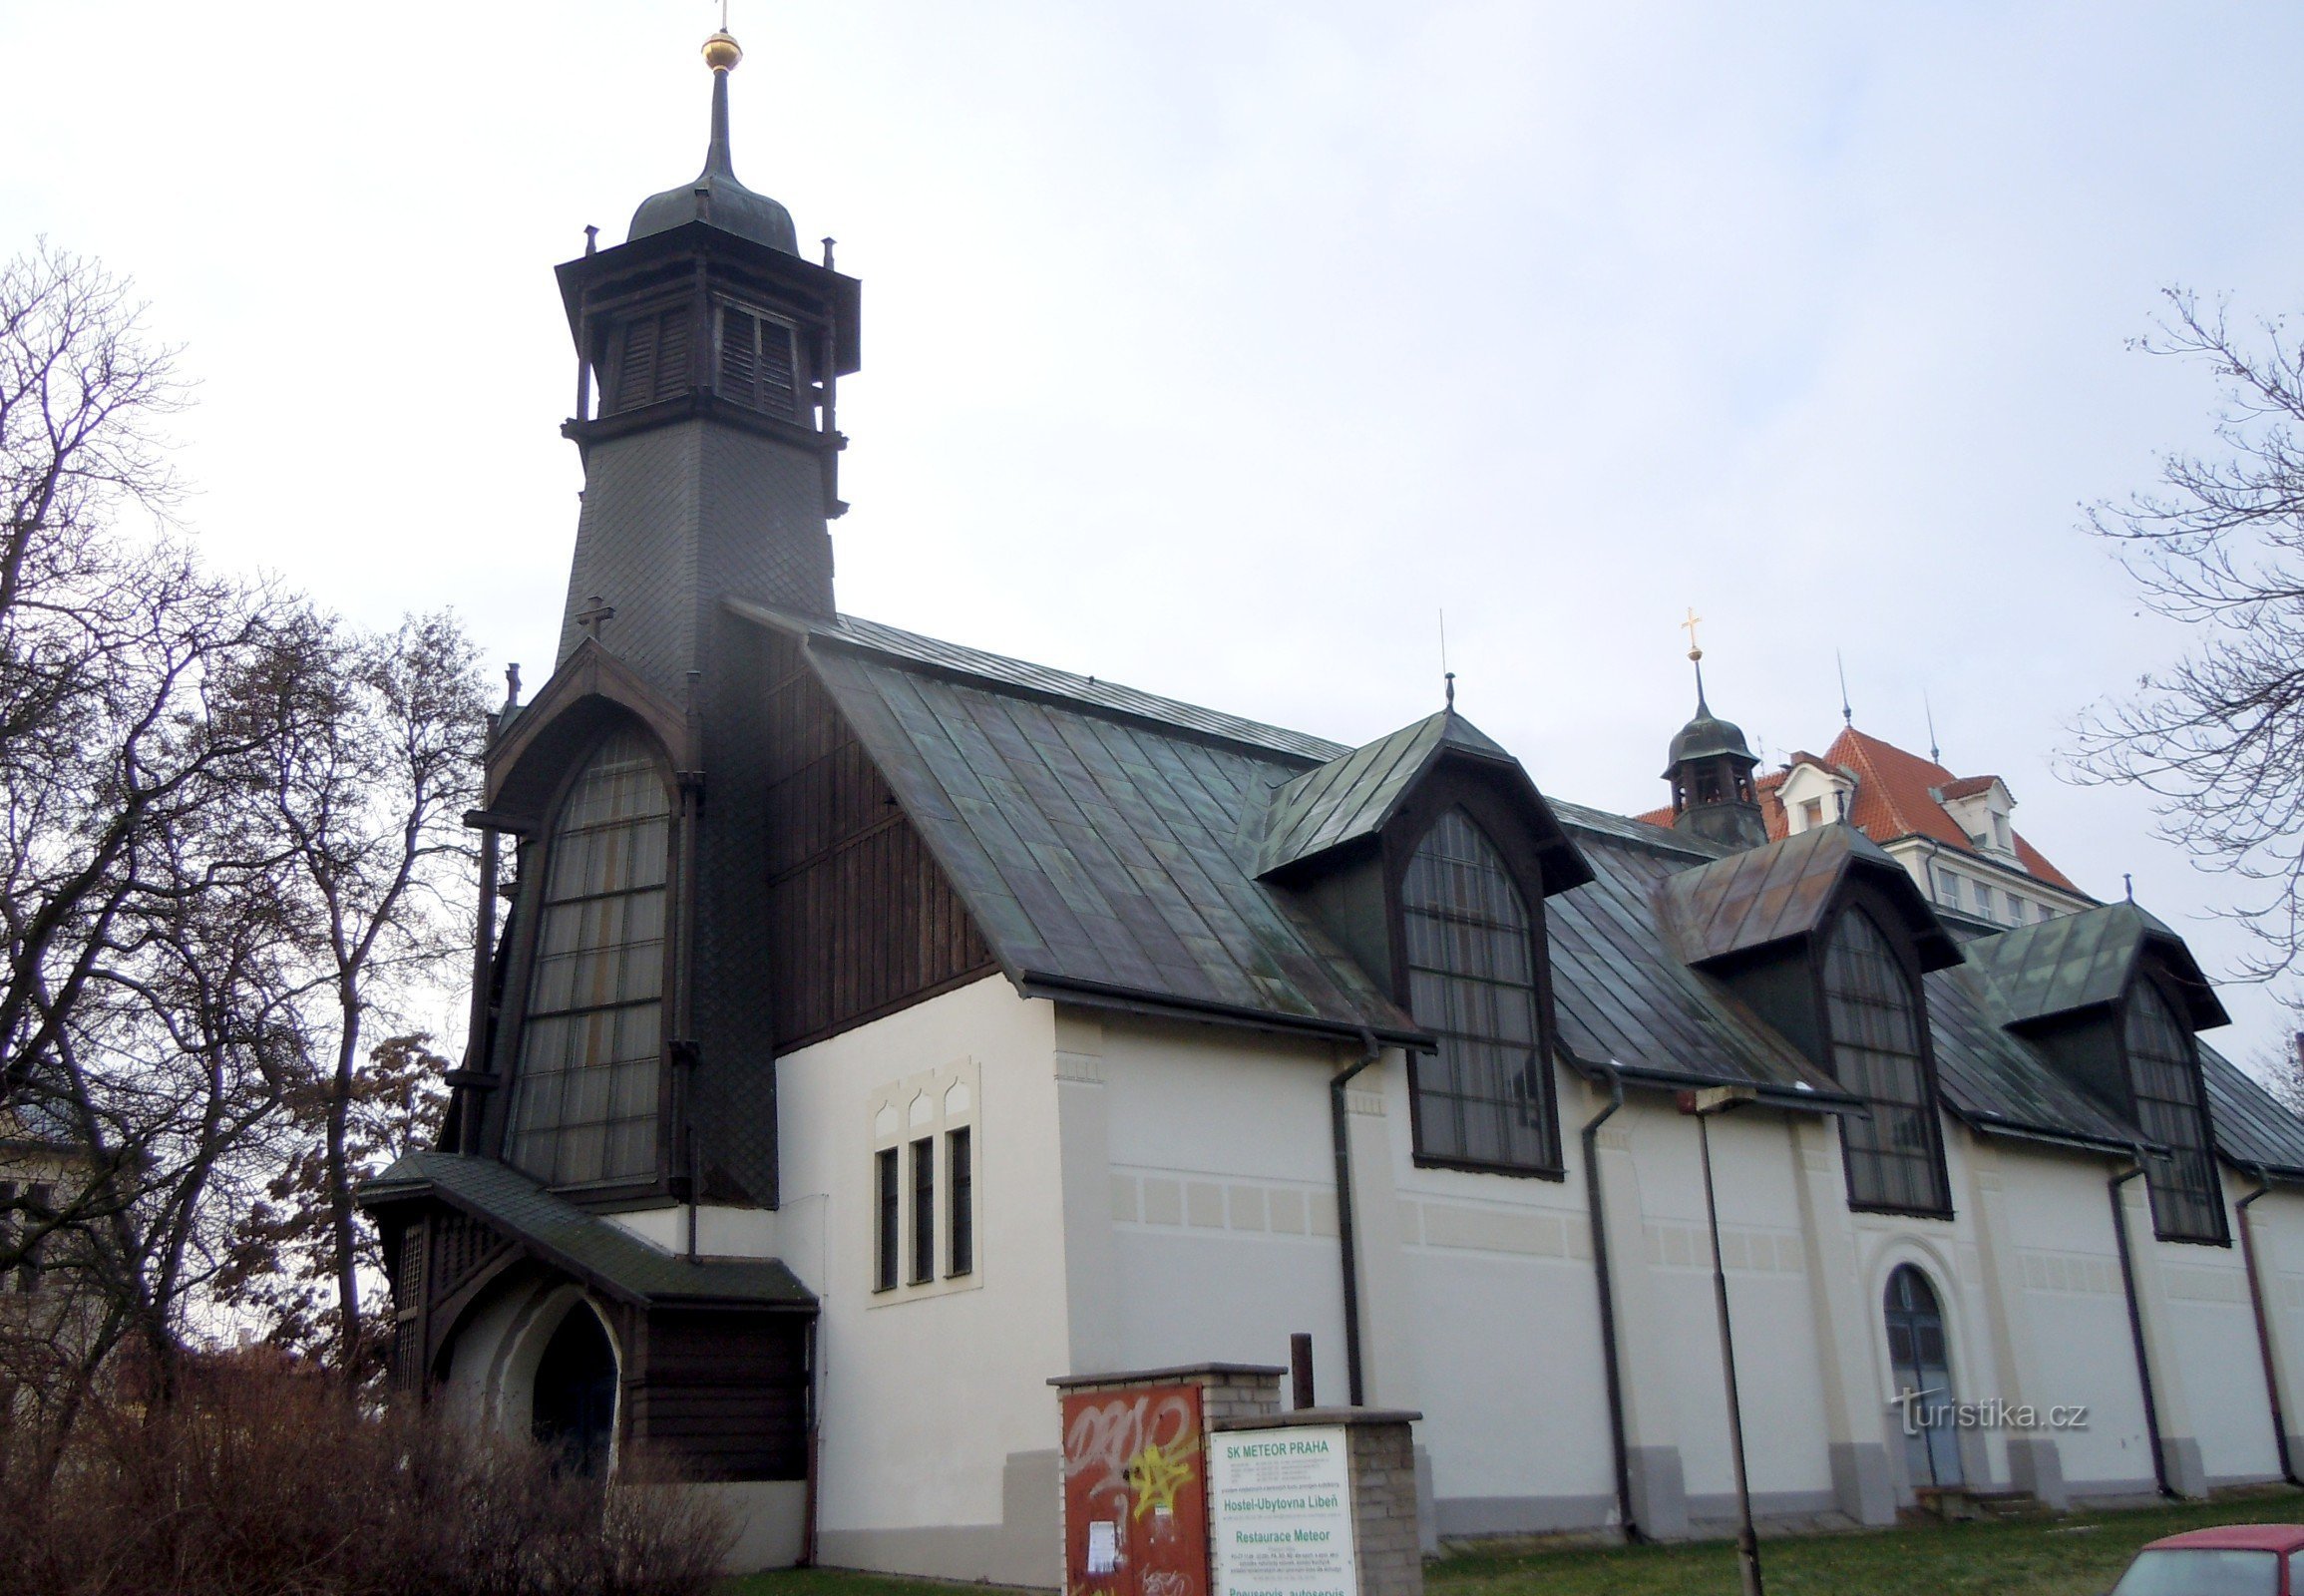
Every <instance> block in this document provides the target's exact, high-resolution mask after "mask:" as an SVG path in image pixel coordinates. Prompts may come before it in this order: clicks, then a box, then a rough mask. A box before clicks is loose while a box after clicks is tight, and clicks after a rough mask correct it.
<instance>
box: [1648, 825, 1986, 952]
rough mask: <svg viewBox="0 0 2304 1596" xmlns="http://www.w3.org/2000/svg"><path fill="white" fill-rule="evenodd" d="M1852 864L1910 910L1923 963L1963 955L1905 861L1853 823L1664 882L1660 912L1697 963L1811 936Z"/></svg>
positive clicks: (1805, 834) (1784, 840)
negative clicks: (1925, 899)
mask: <svg viewBox="0 0 2304 1596" xmlns="http://www.w3.org/2000/svg"><path fill="white" fill-rule="evenodd" d="M1851 870H1869V871H1872V872H1873V873H1874V874H1875V877H1876V879H1878V880H1879V881H1880V883H1881V884H1882V885H1883V886H1884V887H1886V888H1887V890H1888V891H1889V892H1890V893H1892V894H1893V895H1894V896H1895V898H1896V901H1897V902H1898V903H1899V904H1900V905H1902V906H1903V907H1904V908H1905V910H1906V915H1905V923H1906V926H1907V928H1908V929H1909V930H1910V931H1911V933H1912V935H1913V937H1914V940H1915V941H1917V942H1918V944H1919V948H1920V965H1921V968H1922V969H1923V970H1940V969H1942V968H1943V967H1944V966H1946V965H1951V964H1957V963H1959V961H1960V950H1959V949H1958V948H1957V947H1956V946H1955V945H1954V944H1953V942H1952V940H1951V938H1950V937H1949V936H1948V935H1947V934H1946V932H1945V931H1944V928H1943V926H1942V925H1941V924H1939V923H1938V921H1937V919H1936V917H1935V915H1934V914H1933V913H1931V912H1930V911H1929V909H1928V906H1927V905H1926V904H1925V903H1924V902H1921V901H1920V898H1919V893H1918V889H1916V888H1915V887H1914V886H1913V885H1912V878H1911V877H1910V876H1908V875H1906V874H1905V873H1904V869H1903V867H1902V866H1901V865H1899V864H1897V863H1896V861H1895V860H1893V859H1891V858H1889V857H1888V856H1887V855H1886V854H1885V853H1883V852H1882V851H1881V850H1880V847H1879V845H1878V844H1876V843H1874V842H1873V841H1872V840H1871V839H1870V838H1868V837H1866V836H1865V835H1864V834H1863V833H1862V832H1860V831H1858V830H1856V829H1855V828H1854V827H1853V826H1841V825H1831V826H1815V827H1811V828H1810V829H1808V830H1807V831H1803V832H1801V833H1799V834H1798V835H1796V836H1792V837H1783V838H1779V839H1777V840H1776V841H1774V842H1771V843H1766V844H1763V845H1762V846H1760V847H1758V848H1747V849H1745V850H1744V851H1743V852H1741V853H1735V854H1729V855H1728V857H1727V858H1725V859H1717V860H1715V861H1713V862H1712V863H1711V864H1708V865H1703V866H1700V867H1698V868H1697V869H1694V870H1689V871H1683V872H1682V873H1681V874H1679V875H1677V876H1674V877H1672V878H1671V880H1669V881H1668V882H1665V883H1664V884H1663V885H1662V886H1661V888H1660V890H1659V894H1658V912H1659V916H1660V918H1662V919H1663V920H1664V921H1665V922H1666V923H1667V924H1668V925H1669V926H1670V927H1671V929H1672V932H1673V934H1674V936H1675V938H1676V939H1677V941H1678V943H1679V945H1680V948H1681V951H1682V953H1683V955H1684V956H1685V957H1686V958H1687V960H1688V962H1689V963H1690V964H1692V965H1704V964H1710V963H1711V962H1713V961H1714V960H1718V959H1725V958H1727V957H1728V956H1729V955H1731V954H1738V953H1744V952H1747V951H1748V950H1751V949H1754V948H1764V947H1766V946H1768V945H1769V944H1771V943H1778V942H1783V941H1785V940H1786V939H1788V938H1792V937H1802V936H1806V935H1807V934H1808V933H1810V932H1812V931H1814V930H1816V928H1817V927H1818V926H1819V925H1820V924H1821V923H1822V921H1823V917H1824V912H1825V911H1826V910H1827V909H1828V908H1829V907H1830V906H1831V902H1832V898H1833V895H1834V894H1835V893H1837V892H1838V891H1839V887H1840V883H1841V882H1842V881H1843V880H1845V879H1846V878H1847V876H1848V873H1849V872H1850V871H1851Z"/></svg>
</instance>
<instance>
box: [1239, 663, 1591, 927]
mask: <svg viewBox="0 0 2304 1596" xmlns="http://www.w3.org/2000/svg"><path fill="white" fill-rule="evenodd" d="M1451 753H1453V754H1460V755H1462V756H1464V757H1466V758H1469V759H1473V760H1477V761H1479V762H1480V763H1482V764H1484V765H1487V766H1489V767H1491V768H1493V769H1495V770H1496V771H1497V772H1498V773H1500V774H1502V775H1504V776H1505V777H1506V779H1508V780H1509V781H1510V782H1511V783H1512V784H1513V785H1514V786H1516V787H1518V788H1519V789H1521V795H1522V797H1523V798H1524V799H1525V800H1526V802H1527V803H1528V805H1529V806H1530V808H1531V810H1532V811H1533V812H1534V814H1535V815H1536V816H1537V818H1538V822H1539V827H1540V829H1542V830H1544V831H1547V832H1549V833H1551V835H1552V837H1553V838H1554V839H1556V841H1557V845H1558V846H1557V850H1556V852H1555V853H1553V854H1550V855H1547V861H1548V862H1547V864H1546V866H1545V876H1546V882H1545V885H1546V888H1547V890H1548V891H1551V892H1559V891H1563V890H1565V889H1566V888H1569V887H1572V886H1576V885H1578V884H1579V883H1581V882H1584V881H1588V880H1590V879H1591V872H1590V870H1589V869H1587V868H1586V867H1585V866H1584V864H1583V862H1582V861H1581V860H1578V859H1577V858H1576V857H1575V855H1576V846H1575V844H1574V843H1572V842H1570V841H1569V840H1568V839H1567V837H1566V836H1565V835H1564V834H1563V833H1562V832H1561V831H1560V827H1559V823H1558V822H1557V821H1556V820H1554V819H1553V818H1552V814H1551V810H1550V808H1549V807H1548V806H1547V805H1546V803H1545V801H1544V797H1543V795H1542V794H1541V793H1539V792H1538V791H1537V790H1536V784H1535V783H1534V782H1533V781H1531V780H1530V779H1529V778H1528V773H1527V771H1526V770H1524V769H1522V768H1521V765H1520V761H1519V760H1517V759H1514V758H1513V757H1512V756H1511V755H1510V754H1508V753H1506V752H1505V751H1504V750H1503V749H1502V748H1501V747H1500V746H1498V745H1497V743H1496V742H1495V741H1494V740H1493V739H1491V738H1490V737H1489V736H1488V734H1487V733H1486V732H1484V731H1482V730H1481V729H1480V728H1479V727H1477V726H1475V725H1473V724H1472V723H1471V722H1470V721H1469V720H1466V719H1465V718H1464V717H1463V716H1461V715H1459V714H1457V713H1456V711H1455V710H1454V709H1453V708H1449V709H1443V710H1441V711H1440V712H1439V713H1438V714H1436V715H1429V716H1427V717H1425V718H1424V719H1422V720H1419V721H1417V722H1415V723H1414V724H1413V725H1408V726H1402V727H1401V728H1400V729H1399V730H1398V731H1395V732H1393V733H1392V734H1391V735H1390V736H1388V737H1379V738H1377V739H1376V740H1375V741H1374V742H1371V743H1368V744H1367V745H1365V746H1364V747H1360V748H1355V749H1353V750H1352V751H1351V752H1350V753H1348V754H1345V755H1344V756H1343V757H1342V758H1340V759H1332V760H1330V761H1329V762H1328V763H1327V764H1324V765H1321V766H1319V767H1318V768H1317V769H1313V770H1308V771H1306V772H1305V773H1304V774H1303V775H1301V776H1298V777H1296V778H1295V779H1294V780H1292V781H1289V782H1286V783H1284V784H1283V785H1282V786H1281V787H1280V788H1278V789H1277V790H1276V791H1275V792H1274V793H1273V794H1272V797H1271V800H1270V802H1269V803H1268V804H1267V806H1266V808H1265V812H1264V816H1263V831H1262V841H1261V843H1260V844H1259V846H1258V848H1257V859H1256V874H1257V875H1258V876H1259V877H1269V876H1272V875H1274V874H1276V873H1278V872H1280V871H1282V870H1285V869H1286V868H1287V867H1289V866H1290V865H1294V864H1297V863H1300V862H1301V861H1303V860H1307V859H1312V858H1316V857H1318V856H1319V855H1321V854H1325V853H1328V852H1330V851H1331V850H1333V849H1337V848H1341V847H1344V845H1345V844H1347V843H1351V842H1356V841H1358V840H1359V839H1360V838H1363V837H1372V836H1374V835H1375V834H1376V833H1377V832H1378V831H1380V830H1382V829H1383V827H1384V826H1385V825H1386V824H1387V823H1389V822H1390V820H1391V818H1392V817H1393V815H1395V814H1397V813H1398V812H1399V808H1400V805H1401V804H1402V803H1403V802H1405V801H1406V799H1407V797H1408V795H1409V793H1411V792H1413V791H1414V790H1415V786H1416V783H1417V782H1418V781H1420V780H1421V779H1422V778H1423V776H1424V774H1425V773H1426V772H1427V771H1429V770H1430V769H1431V768H1432V767H1433V766H1434V765H1435V764H1437V763H1438V762H1439V761H1440V759H1441V758H1442V757H1444V756H1446V755H1448V754H1451ZM1555 860H1556V861H1557V862H1556V863H1555V862H1553V861H1555Z"/></svg>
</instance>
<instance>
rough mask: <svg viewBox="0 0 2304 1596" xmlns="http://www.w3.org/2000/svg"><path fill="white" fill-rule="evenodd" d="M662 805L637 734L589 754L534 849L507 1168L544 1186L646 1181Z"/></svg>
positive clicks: (654, 1067)
mask: <svg viewBox="0 0 2304 1596" xmlns="http://www.w3.org/2000/svg"><path fill="white" fill-rule="evenodd" d="M670 825H671V796H670V793H669V792H668V790H667V788H666V784H665V781H664V774H663V763H662V761H661V760H660V759H659V758H658V757H657V755H656V752H655V749H654V747H653V746H652V745H651V744H650V743H649V741H648V739H647V738H646V736H645V735H643V734H642V733H641V732H639V731H637V730H631V729H627V730H624V731H619V732H617V733H615V734H614V735H613V736H611V737H609V738H608V739H607V741H605V742H603V743H602V744H600V746H599V748H598V749H597V750H595V751H594V752H593V754H592V756H591V758H590V760H589V761H588V762H587V763H586V764H585V765H584V768H583V770H582V772H581V773H580V774H579V775H578V776H577V777H576V781H575V783H574V784H573V785H572V786H571V787H570V788H569V792H568V796H567V798H566V799H565V800H563V802H562V805H561V811H560V815H559V818H558V819H557V820H556V821H555V823H554V825H553V830H552V835H551V838H550V839H549V841H548V842H547V844H546V851H545V858H544V868H545V871H546V878H545V887H544V894H543V903H542V913H541V916H540V918H539V924H538V927H537V941H536V968H535V975H534V976H533V977H532V978H531V981H530V986H529V998H528V1011H527V1015H526V1018H525V1022H524V1029H523V1032H522V1035H521V1048H520V1065H519V1073H518V1076H517V1077H516V1082H517V1087H518V1091H519V1099H518V1101H517V1103H516V1104H515V1106H514V1111H513V1149H512V1161H513V1162H514V1163H516V1164H518V1165H519V1166H520V1167H521V1168H523V1169H525V1170H527V1171H528V1172H529V1173H530V1174H532V1175H534V1176H536V1177H537V1178H538V1179H539V1180H542V1181H544V1182H546V1183H547V1184H548V1185H555V1186H575V1185H593V1184H599V1183H601V1182H607V1181H629V1180H649V1179H653V1178H654V1176H655V1174H656V1123H657V1079H658V1075H659V1073H660V1070H659V1067H658V1064H659V1060H660V1059H661V1057H662V1053H663V991H664V881H665V870H666V865H667V863H668V861H669V858H670Z"/></svg>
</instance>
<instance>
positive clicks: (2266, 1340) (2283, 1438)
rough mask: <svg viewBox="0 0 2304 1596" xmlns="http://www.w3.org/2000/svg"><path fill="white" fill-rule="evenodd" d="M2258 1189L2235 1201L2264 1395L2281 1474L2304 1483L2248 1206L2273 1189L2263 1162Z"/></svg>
mask: <svg viewBox="0 0 2304 1596" xmlns="http://www.w3.org/2000/svg"><path fill="white" fill-rule="evenodd" d="M2255 1179H2256V1189H2255V1190H2254V1191H2252V1192H2250V1193H2248V1195H2247V1196H2245V1197H2243V1198H2241V1199H2240V1200H2239V1201H2238V1202H2237V1203H2235V1204H2233V1205H2232V1211H2233V1212H2234V1213H2236V1214H2237V1215H2238V1216H2239V1219H2240V1258H2241V1261H2242V1262H2243V1263H2245V1264H2246V1265H2247V1267H2248V1306H2249V1307H2250V1308H2252V1309H2254V1310H2255V1312H2256V1350H2257V1351H2258V1352H2259V1353H2261V1354H2263V1357H2264V1395H2265V1397H2267V1398H2268V1399H2269V1400H2270V1402H2271V1405H2272V1444H2273V1446H2274V1447H2275V1448H2276V1449H2277V1450H2278V1452H2279V1454H2280V1477H2281V1478H2282V1479H2284V1480H2286V1481H2287V1482H2288V1483H2289V1484H2291V1485H2304V1479H2298V1478H2297V1477H2296V1460H2295V1458H2293V1457H2291V1456H2290V1455H2289V1454H2288V1415H2287V1413H2286V1411H2285V1410H2283V1408H2282V1406H2281V1403H2280V1371H2279V1366H2278V1365H2277V1364H2275V1363H2274V1362H2273V1359H2272V1326H2271V1324H2270V1322H2269V1321H2268V1320H2266V1318H2265V1317H2264V1280H2263V1277H2262V1276H2261V1275H2260V1274H2258V1273H2257V1269H2256V1232H2255V1230H2254V1228H2253V1226H2252V1225H2251V1224H2250V1222H2249V1218H2248V1207H2249V1205H2250V1204H2251V1203H2253V1202H2255V1200H2256V1199H2257V1198H2259V1197H2268V1196H2270V1195H2271V1193H2272V1177H2271V1175H2270V1174H2268V1173H2267V1172H2266V1171H2265V1169H2264V1166H2263V1165H2262V1164H2258V1165H2257V1166H2256V1171H2255Z"/></svg>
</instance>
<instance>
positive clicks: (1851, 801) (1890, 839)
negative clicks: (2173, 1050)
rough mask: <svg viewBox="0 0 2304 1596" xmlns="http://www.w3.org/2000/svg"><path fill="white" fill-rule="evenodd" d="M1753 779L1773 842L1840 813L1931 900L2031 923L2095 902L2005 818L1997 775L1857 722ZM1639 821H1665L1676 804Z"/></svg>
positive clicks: (2008, 807)
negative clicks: (1817, 749)
mask: <svg viewBox="0 0 2304 1596" xmlns="http://www.w3.org/2000/svg"><path fill="white" fill-rule="evenodd" d="M1752 786H1753V789H1754V791H1755V793H1756V795H1757V797H1758V799H1759V806H1760V814H1761V818H1762V819H1763V820H1764V821H1765V822H1766V824H1767V830H1768V836H1769V837H1770V838H1771V839H1774V838H1779V837H1788V836H1792V835H1794V834H1795V833H1798V832H1802V831H1806V830H1807V829H1809V828H1810V827H1812V826H1820V825H1825V824H1828V823H1829V822H1831V821H1835V820H1841V819H1845V820H1846V821H1847V822H1848V823H1849V824H1850V825H1852V826H1854V827H1855V828H1856V829H1857V830H1858V831H1861V832H1862V833H1863V834H1864V835H1865V836H1867V837H1869V838H1871V839H1872V840H1873V841H1874V842H1876V843H1878V844H1879V845H1880V846H1881V847H1882V848H1884V849H1886V850H1887V851H1888V853H1889V854H1890V855H1891V856H1893V857H1894V858H1895V859H1896V861H1897V862H1898V863H1899V864H1901V865H1902V866H1903V867H1904V868H1905V869H1906V870H1907V871H1909V872H1910V873H1911V876H1912V879H1913V880H1914V881H1916V882H1918V883H1919V884H1920V889H1921V891H1923V892H1925V893H1926V894H1927V895H1928V897H1929V899H1930V900H1931V901H1932V902H1934V903H1935V904H1937V905H1938V906H1939V907H1940V908H1945V909H1950V910H1954V911H1956V912H1958V913H1960V914H1962V915H1964V916H1967V917H1968V918H1970V919H1974V920H1981V921H1985V922H1988V923H1990V924H1993V925H2000V926H2009V925H2028V924H2030V923H2032V922H2034V921H2038V920H2046V919H2048V918H2050V917H2051V916H2052V915H2061V914H2071V913H2073V912H2075V911H2077V910H2082V909H2087V908H2089V907H2091V906H2092V905H2093V904H2094V903H2095V902H2096V900H2095V899H2093V898H2091V897H2090V896H2089V895H2088V894H2087V893H2085V892H2083V891H2081V889H2080V888H2079V887H2078V886H2077V885H2075V884H2074V882H2073V881H2072V879H2071V878H2070V877H2068V876H2067V875H2065V873H2064V872H2063V871H2061V870H2059V869H2057V868H2056V866H2055V865H2053V864H2051V863H2049V861H2048V859H2047V857H2046V856H2045V855H2043V854H2042V853H2041V852H2040V850H2039V849H2037V848H2035V847H2033V846H2032V844H2031V843H2029V842H2027V841H2026V840H2025V839H2024V838H2023V837H2022V836H2021V835H2020V834H2018V832H2017V831H2016V830H2015V828H2014V827H2012V826H2011V825H2010V824H2009V815H2010V812H2011V811H2012V810H2014V809H2015V807H2016V799H2015V798H2014V797H2013V796H2012V795H2011V794H2010V792H2009V790H2008V784H2007V783H2006V782H2004V781H2002V780H2001V779H2000V778H1999V777H1998V776H1955V775H1954V774H1953V773H1952V772H1951V771H1950V770H1948V769H1946V768H1945V767H1944V766H1943V765H1941V764H1939V763H1937V762H1936V761H1935V760H1933V759H1928V758H1925V757H1923V756H1921V755H1919V754H1916V753H1912V752H1909V751H1908V750H1906V749H1902V748H1899V747H1897V746H1896V745H1895V744H1894V743H1892V742H1886V741H1883V740H1882V739H1881V738H1878V737H1874V736H1871V735H1869V734H1868V733H1865V732H1861V731H1858V730H1857V729H1856V728H1855V727H1854V726H1853V725H1851V726H1849V727H1847V728H1846V729H1845V730H1843V731H1842V732H1841V733H1840V735H1839V736H1838V737H1836V738H1834V739H1833V740H1832V745H1831V746H1830V747H1829V748H1826V749H1825V750H1824V751H1823V753H1822V754H1820V755H1819V754H1812V753H1809V752H1807V751H1805V750H1802V751H1800V752H1798V753H1795V754H1793V755H1792V757H1791V759H1790V761H1789V762H1788V763H1786V764H1785V766H1784V767H1783V768H1782V769H1781V770H1771V771H1768V772H1767V773H1765V774H1764V775H1760V776H1757V777H1755V778H1754V780H1753V783H1752ZM1640 818H1641V819H1643V820H1646V821H1650V822H1651V823H1653V824H1656V825H1661V826H1670V825H1671V824H1672V823H1673V811H1672V810H1671V809H1670V808H1665V809H1659V810H1653V811H1651V812H1650V813H1648V814H1645V815H1643V816H1641V817H1640Z"/></svg>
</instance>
